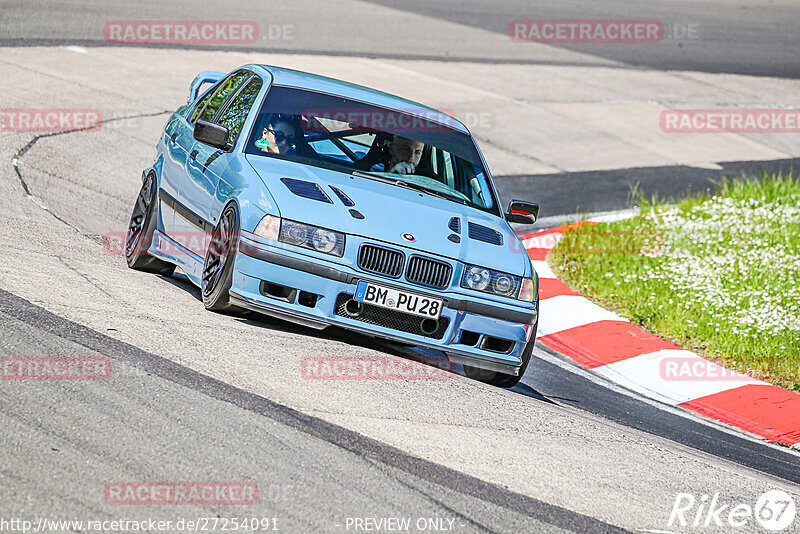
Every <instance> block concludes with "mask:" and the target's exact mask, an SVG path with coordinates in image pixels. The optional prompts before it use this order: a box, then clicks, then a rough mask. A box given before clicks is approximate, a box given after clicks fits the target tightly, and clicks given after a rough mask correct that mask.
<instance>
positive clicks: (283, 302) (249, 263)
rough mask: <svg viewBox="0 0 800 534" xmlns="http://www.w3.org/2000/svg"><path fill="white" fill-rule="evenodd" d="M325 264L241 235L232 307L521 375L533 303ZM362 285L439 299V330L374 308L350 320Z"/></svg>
mask: <svg viewBox="0 0 800 534" xmlns="http://www.w3.org/2000/svg"><path fill="white" fill-rule="evenodd" d="M326 263H329V262H326V261H324V260H320V259H316V258H313V259H312V258H310V257H308V256H304V255H303V254H301V253H299V252H296V251H294V250H291V249H289V248H283V247H273V246H270V245H267V244H264V243H262V242H257V241H254V240H252V239H249V238H248V237H247V236H246V235H243V236H242V237H241V244H240V247H239V252H238V254H237V256H236V261H235V263H234V273H233V283H232V287H231V290H230V294H231V303H232V304H235V305H237V306H240V307H243V308H247V309H250V310H253V311H256V312H259V313H264V314H267V315H271V316H274V317H278V318H281V319H285V320H288V321H291V322H294V323H299V324H302V325H304V326H308V327H312V328H318V329H321V328H325V327H327V326H331V325H336V326H340V327H343V328H348V329H351V330H356V331H358V332H361V333H366V334H371V335H374V336H378V337H382V338H386V339H391V340H395V341H401V342H404V343H411V344H414V345H419V346H424V347H429V348H433V349H436V350H440V351H443V352H444V353H445V354H447V356H448V357H449V358H450V359H451V360H452V361H457V362H459V363H465V364H468V365H472V366H474V367H480V368H484V369H489V370H492V371H498V372H501V373H506V374H513V375H516V374H518V372H519V367H520V365H521V363H522V353H523V351H524V349H525V346H526V344H527V342H528V339H529V337H530V333H531V331H533V327H532V325H534V324H535V323H536V320H537V318H538V313H537V311H538V310H537V306H536V305H534V307H533V309H531V308H525V307H522V306H504V305H498V304H495V303H488V302H482V301H481V300H480V299H478V298H475V299H465V298H464V297H463V296H462V295H454V294H451V293H447V292H444V291H443V292H437V291H430V290H425V289H423V288H420V287H416V286H414V285H410V284H407V283H403V282H401V281H399V280H386V279H383V278H381V277H380V276H375V275H370V274H368V273H362V272H360V271H356V270H355V269H352V268H351V267H349V266H347V265H337V264H333V263H330V264H328V265H326ZM359 280H365V281H367V282H374V283H377V284H380V285H383V286H388V287H395V288H397V289H401V290H403V291H408V292H412V293H417V294H424V295H428V296H431V297H435V298H440V299H442V300H443V301H444V306H443V308H442V312H441V315H440V319H439V320H440V322H439V323H438V325H437V327H436V328H435V329H431V328H422V325H421V322H422V318H421V317H420V318H416V317H414V316H412V315H409V314H405V313H401V312H396V311H393V310H386V309H383V308H377V307H374V306H369V305H365V306H363V310H362V312H361V313H360V314H359V315H357V316H353V315H352V314H350V313H348V311H347V310H346V308H345V303H346V302H347V301H348V300H349V297H351V296H352V295H353V294H354V293H355V288H356V285H357V283H358V281H359ZM276 287H277V288H280V289H279V290H278V291H276V290H275V288H276ZM428 326H430V323H428ZM465 332H466V333H467V334H466V335H465V334H464V333H465Z"/></svg>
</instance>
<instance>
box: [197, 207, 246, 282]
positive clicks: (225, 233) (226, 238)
mask: <svg viewBox="0 0 800 534" xmlns="http://www.w3.org/2000/svg"><path fill="white" fill-rule="evenodd" d="M238 223H239V221H238V220H237V216H236V210H235V209H234V208H232V207H229V208H228V209H226V210H225V212H224V213H223V214H222V218H221V219H220V221H219V224H217V227H216V228H214V232H213V233H212V234H211V243H209V245H208V252H206V261H205V263H204V264H203V296H208V295H210V294H211V293H212V292H213V291H214V289H216V287H217V285H218V284H219V281H220V279H222V274H223V273H224V272H225V266H226V265H227V264H228V262H229V261H231V256H232V255H233V253H234V252H235V250H236V239H237V236H238Z"/></svg>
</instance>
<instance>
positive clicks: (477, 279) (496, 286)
mask: <svg viewBox="0 0 800 534" xmlns="http://www.w3.org/2000/svg"><path fill="white" fill-rule="evenodd" d="M529 281H530V280H529ZM521 284H522V278H521V277H519V276H514V275H513V274H507V273H501V272H498V271H493V270H491V269H486V268H484V267H478V266H475V265H467V266H466V268H465V269H464V276H463V277H462V278H461V287H465V288H467V289H474V290H475V291H483V292H484V293H492V294H493V295H500V296H502V297H511V298H516V297H517V294H518V293H519V290H520V285H521Z"/></svg>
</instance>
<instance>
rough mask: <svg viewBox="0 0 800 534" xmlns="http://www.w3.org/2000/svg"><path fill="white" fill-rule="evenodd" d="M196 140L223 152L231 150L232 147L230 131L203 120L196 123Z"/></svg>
mask: <svg viewBox="0 0 800 534" xmlns="http://www.w3.org/2000/svg"><path fill="white" fill-rule="evenodd" d="M194 138H195V139H197V140H198V141H200V142H201V143H205V144H207V145H211V146H213V147H214V148H221V149H222V150H229V149H230V147H231V145H230V143H229V142H228V129H227V128H225V127H224V126H221V125H219V124H216V123H213V122H209V121H206V120H203V119H197V122H195V123H194Z"/></svg>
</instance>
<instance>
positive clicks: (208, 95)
mask: <svg viewBox="0 0 800 534" xmlns="http://www.w3.org/2000/svg"><path fill="white" fill-rule="evenodd" d="M198 94H199V93H198ZM213 94H214V86H213V85H212V86H211V87H209V88H208V89H206V91H205V95H204V96H203V99H202V100H201V101H200V102H198V103H197V106H196V107H195V108H194V111H192V116H191V117H190V118H189V122H194V121H195V120H197V116H198V115H200V112H201V111H203V108H204V107H206V104H207V103H208V101H209V100H210V99H211V95H213Z"/></svg>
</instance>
